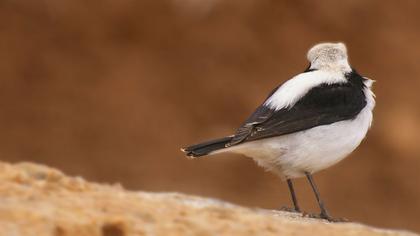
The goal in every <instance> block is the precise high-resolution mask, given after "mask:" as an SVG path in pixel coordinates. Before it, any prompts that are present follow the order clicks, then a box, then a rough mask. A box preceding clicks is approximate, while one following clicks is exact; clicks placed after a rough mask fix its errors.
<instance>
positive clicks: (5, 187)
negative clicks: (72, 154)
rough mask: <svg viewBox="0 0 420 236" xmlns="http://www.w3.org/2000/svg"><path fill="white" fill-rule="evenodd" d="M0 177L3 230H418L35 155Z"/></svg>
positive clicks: (111, 234) (5, 168) (57, 235)
mask: <svg viewBox="0 0 420 236" xmlns="http://www.w3.org/2000/svg"><path fill="white" fill-rule="evenodd" d="M0 181H1V184H0V232H1V235H17V236H18V235H45V236H49V235H51V236H65V235H77V236H88V235H89V236H90V235H94V236H96V235H98V236H99V235H102V236H124V235H204V236H205V235H257V234H258V235H286V236H287V235H416V234H414V233H410V232H407V231H395V230H384V229H378V228H373V227H370V226H366V225H362V224H357V223H328V222H325V221H322V220H315V219H309V218H305V217H301V216H300V215H298V214H293V213H287V212H282V211H268V210H262V209H249V208H245V207H240V206H236V205H233V204H230V203H226V202H222V201H219V200H214V199H208V198H201V197H195V196H188V195H184V194H179V193H147V192H133V191H127V190H124V189H123V188H122V187H121V186H119V185H106V184H95V183H89V182H87V181H85V180H83V179H82V178H79V177H68V176H66V175H64V174H63V173H61V172H60V171H58V170H55V169H52V168H48V167H45V166H42V165H36V164H31V163H20V164H14V165H11V164H7V163H0Z"/></svg>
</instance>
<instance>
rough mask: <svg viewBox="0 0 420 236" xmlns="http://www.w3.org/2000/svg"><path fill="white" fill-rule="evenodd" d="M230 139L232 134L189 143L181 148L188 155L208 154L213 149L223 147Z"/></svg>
mask: <svg viewBox="0 0 420 236" xmlns="http://www.w3.org/2000/svg"><path fill="white" fill-rule="evenodd" d="M231 140H232V136H229V137H224V138H219V139H213V140H210V141H207V142H204V143H199V144H195V145H191V146H189V147H186V148H182V149H181V150H182V151H183V152H185V154H186V155H187V156H190V157H200V156H205V155H208V154H210V153H211V152H213V151H216V150H219V149H223V148H225V147H226V144H228V143H229V142H230V141H231Z"/></svg>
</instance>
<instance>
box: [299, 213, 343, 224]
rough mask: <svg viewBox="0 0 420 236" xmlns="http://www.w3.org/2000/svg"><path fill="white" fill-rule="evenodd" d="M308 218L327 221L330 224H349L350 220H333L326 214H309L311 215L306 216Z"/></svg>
mask: <svg viewBox="0 0 420 236" xmlns="http://www.w3.org/2000/svg"><path fill="white" fill-rule="evenodd" d="M305 216H306V217H309V218H315V219H323V220H327V221H329V222H335V223H339V222H349V220H348V219H346V218H333V217H331V216H330V215H328V214H326V213H320V214H317V213H309V214H305Z"/></svg>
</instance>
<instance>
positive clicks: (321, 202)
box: [305, 172, 337, 221]
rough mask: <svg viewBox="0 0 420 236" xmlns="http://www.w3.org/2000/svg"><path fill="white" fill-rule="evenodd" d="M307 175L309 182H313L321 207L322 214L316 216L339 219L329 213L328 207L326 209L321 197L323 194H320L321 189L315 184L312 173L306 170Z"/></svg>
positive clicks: (329, 219) (331, 219)
mask: <svg viewBox="0 0 420 236" xmlns="http://www.w3.org/2000/svg"><path fill="white" fill-rule="evenodd" d="M305 175H306V178H308V181H309V183H310V184H311V187H312V190H313V191H314V193H315V197H316V200H317V201H318V205H319V208H320V209H321V214H319V216H315V217H319V218H322V219H326V220H328V221H337V220H334V219H333V218H332V217H331V216H330V215H329V214H328V211H327V209H325V205H324V202H323V201H322V199H321V196H320V194H319V191H318V188H317V187H316V184H315V182H314V180H313V178H312V175H311V174H310V173H309V172H305ZM312 217H314V216H312Z"/></svg>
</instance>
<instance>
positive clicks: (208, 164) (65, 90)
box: [0, 0, 420, 231]
mask: <svg viewBox="0 0 420 236" xmlns="http://www.w3.org/2000/svg"><path fill="white" fill-rule="evenodd" d="M419 10H420V9H419V5H418V2H417V1H415V0H412V1H401V2H398V4H396V3H393V2H391V1H380V0H375V1H364V0H346V1H334V0H326V1H322V2H321V1H292V0H289V1H276V0H271V1H270V0H237V1H222V0H200V1H199V0H160V1H152V0H149V1H148V0H143V1H140V0H136V1H135V0H122V1H110V0H103V1H82V0H71V1H70V0H65V1H55V0H44V1H24V0H3V1H1V2H0V72H1V78H0V158H1V160H2V161H11V162H18V161H33V162H38V163H43V164H47V165H51V166H54V167H57V168H60V169H62V170H63V171H65V172H66V173H68V174H71V175H80V176H83V177H85V178H87V179H89V180H93V181H100V182H107V183H114V182H120V183H122V184H123V185H124V186H125V187H127V188H129V189H132V190H144V191H176V192H184V193H188V194H196V195H201V196H208V197H214V198H220V199H223V200H227V201H231V202H233V203H236V204H241V205H245V206H250V207H262V208H269V209H272V208H279V207H281V206H283V205H289V204H290V200H289V193H288V189H287V185H286V184H285V183H284V182H282V181H281V180H280V179H278V178H277V177H276V176H274V175H272V174H270V173H267V172H265V171H264V170H263V169H261V168H259V167H257V166H256V165H255V164H254V163H253V161H252V160H251V159H248V158H245V157H243V156H239V155H227V154H226V155H219V156H217V157H216V156H215V157H214V158H203V159H200V160H196V161H191V160H188V159H186V158H185V157H184V155H183V154H182V153H181V152H180V151H179V148H180V147H182V146H185V145H187V144H192V143H197V142H199V141H203V140H205V139H208V138H215V137H219V136H223V135H229V134H232V132H233V131H234V130H235V129H236V128H237V127H238V126H239V125H240V124H241V123H242V121H243V120H244V119H245V118H246V117H247V116H248V115H249V114H250V113H251V112H252V111H253V109H254V108H255V107H256V106H257V105H259V104H260V103H261V102H262V101H263V100H264V98H265V97H266V95H267V94H268V92H269V91H270V90H271V89H272V88H273V87H275V86H277V85H278V84H280V83H282V82H283V81H285V80H287V79H289V78H291V77H292V76H293V75H295V74H297V73H300V72H302V71H303V70H304V69H305V68H306V66H307V64H308V62H307V61H306V51H307V50H308V49H309V48H310V47H311V46H312V45H314V44H316V43H318V42H323V41H343V42H345V43H346V44H347V46H348V50H349V53H350V62H351V63H352V65H353V66H354V67H355V68H356V69H357V70H358V71H359V72H360V73H361V74H362V75H365V76H368V77H370V78H372V79H375V80H377V83H375V85H374V86H375V87H374V90H375V93H376V95H377V107H376V109H375V112H374V125H373V128H372V129H371V131H370V133H369V135H368V137H367V140H365V141H364V142H363V143H362V145H361V146H360V148H358V149H357V150H356V151H355V152H354V153H353V154H352V155H351V156H350V157H349V158H347V159H346V160H344V161H342V162H341V163H339V164H338V165H336V166H334V167H332V168H330V169H328V170H325V171H323V172H321V173H319V174H316V175H315V179H316V181H317V183H318V187H319V188H320V190H321V194H322V196H323V198H324V199H325V201H326V204H327V207H328V208H329V210H330V212H331V213H332V214H333V215H334V216H339V217H346V218H348V219H350V220H354V221H361V222H364V223H368V224H373V225H375V226H381V227H391V228H406V229H410V230H415V231H420V223H419V222H420V221H419V219H420V176H419V169H420V145H419V136H418V134H419V131H420V109H419V108H420V93H419V89H420V79H419V76H420V66H419V64H418V63H419V56H420V43H419V42H420V27H418V26H419V25H418V24H419V22H420V16H419V14H418V12H419ZM296 188H297V192H298V197H299V200H300V201H301V204H302V206H303V208H304V209H305V210H307V211H318V208H317V205H316V203H315V200H314V197H313V194H312V192H311V190H310V187H309V185H308V184H307V183H306V180H305V179H299V180H297V181H296Z"/></svg>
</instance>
